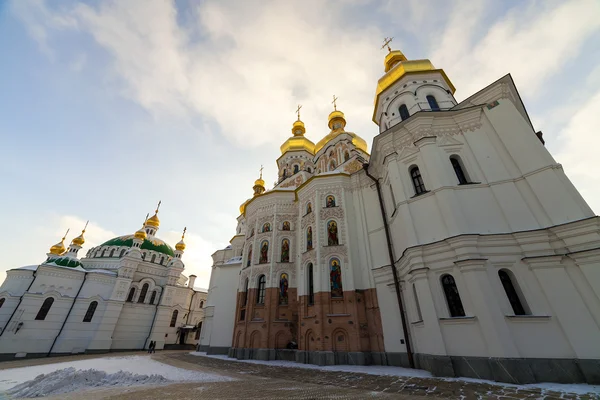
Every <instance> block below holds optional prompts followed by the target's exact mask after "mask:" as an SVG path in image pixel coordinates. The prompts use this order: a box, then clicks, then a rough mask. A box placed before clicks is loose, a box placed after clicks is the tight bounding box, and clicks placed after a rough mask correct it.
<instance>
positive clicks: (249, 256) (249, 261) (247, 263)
mask: <svg viewBox="0 0 600 400" xmlns="http://www.w3.org/2000/svg"><path fill="white" fill-rule="evenodd" d="M250 264H252V245H250V246H248V261H246V267H249V266H250Z"/></svg>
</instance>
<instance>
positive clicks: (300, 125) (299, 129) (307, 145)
mask: <svg viewBox="0 0 600 400" xmlns="http://www.w3.org/2000/svg"><path fill="white" fill-rule="evenodd" d="M305 133H306V128H305V127H304V122H302V121H300V119H298V120H297V121H295V122H294V124H293V125H292V134H293V136H292V137H291V138H289V139H288V140H286V141H285V142H283V144H282V145H281V147H280V149H281V154H285V153H286V152H288V151H306V152H308V153H310V154H312V155H314V154H315V144H314V143H313V142H311V141H310V140H309V139H307V138H305V137H304V134H305Z"/></svg>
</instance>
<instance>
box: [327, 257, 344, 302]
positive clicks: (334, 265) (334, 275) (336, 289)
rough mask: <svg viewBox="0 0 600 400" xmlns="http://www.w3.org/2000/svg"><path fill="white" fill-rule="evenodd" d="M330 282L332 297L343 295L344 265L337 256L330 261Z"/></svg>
mask: <svg viewBox="0 0 600 400" xmlns="http://www.w3.org/2000/svg"><path fill="white" fill-rule="evenodd" d="M329 282H330V284H331V297H338V298H339V297H343V296H344V288H343V287H342V267H341V266H340V260H338V259H337V258H332V259H331V262H330V263H329Z"/></svg>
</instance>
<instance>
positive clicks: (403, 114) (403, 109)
mask: <svg viewBox="0 0 600 400" xmlns="http://www.w3.org/2000/svg"><path fill="white" fill-rule="evenodd" d="M398 112H399V113H400V118H401V119H402V121H404V120H405V119H407V118H408V117H410V114H409V113H408V107H406V104H402V105H401V106H400V109H399V110H398Z"/></svg>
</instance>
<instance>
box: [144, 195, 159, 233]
mask: <svg viewBox="0 0 600 400" xmlns="http://www.w3.org/2000/svg"><path fill="white" fill-rule="evenodd" d="M160 203H161V201H159V202H158V206H156V210H155V211H154V215H153V216H151V217H150V218H148V219H147V220H146V223H145V225H150V226H152V227H154V228H158V227H159V226H160V220H159V219H158V209H159V208H160Z"/></svg>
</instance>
